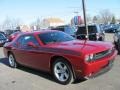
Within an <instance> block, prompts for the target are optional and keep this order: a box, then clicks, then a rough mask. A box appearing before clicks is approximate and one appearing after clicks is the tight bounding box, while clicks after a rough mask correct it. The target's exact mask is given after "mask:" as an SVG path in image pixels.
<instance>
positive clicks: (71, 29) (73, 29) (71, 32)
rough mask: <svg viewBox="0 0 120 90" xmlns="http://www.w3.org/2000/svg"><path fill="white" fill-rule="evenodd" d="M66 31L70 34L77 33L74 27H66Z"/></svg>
mask: <svg viewBox="0 0 120 90" xmlns="http://www.w3.org/2000/svg"><path fill="white" fill-rule="evenodd" d="M65 32H66V33H67V34H70V35H74V34H75V28H74V27H69V26H68V27H65Z"/></svg>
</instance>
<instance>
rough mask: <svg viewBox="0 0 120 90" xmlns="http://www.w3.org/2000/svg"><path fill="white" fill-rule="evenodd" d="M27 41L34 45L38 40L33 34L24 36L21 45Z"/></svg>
mask: <svg viewBox="0 0 120 90" xmlns="http://www.w3.org/2000/svg"><path fill="white" fill-rule="evenodd" d="M28 42H33V43H34V44H35V45H37V46H38V45H39V43H38V41H37V40H36V38H35V37H34V36H33V35H27V36H24V37H23V39H22V42H21V43H22V46H26V45H27V43H28Z"/></svg>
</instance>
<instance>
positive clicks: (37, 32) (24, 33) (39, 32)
mask: <svg viewBox="0 0 120 90" xmlns="http://www.w3.org/2000/svg"><path fill="white" fill-rule="evenodd" d="M48 32H58V31H57V30H41V31H33V32H23V33H21V34H22V35H27V34H42V33H48Z"/></svg>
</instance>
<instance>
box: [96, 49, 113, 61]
mask: <svg viewBox="0 0 120 90" xmlns="http://www.w3.org/2000/svg"><path fill="white" fill-rule="evenodd" d="M113 51H114V48H112V49H109V50H105V51H102V52H99V53H96V54H95V55H94V60H98V59H100V58H103V57H105V56H107V55H110V54H111V53H112V52H113Z"/></svg>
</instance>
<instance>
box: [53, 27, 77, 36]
mask: <svg viewBox="0 0 120 90" xmlns="http://www.w3.org/2000/svg"><path fill="white" fill-rule="evenodd" d="M75 29H76V28H75V27H73V26H69V25H63V26H57V27H52V28H51V30H58V31H63V32H65V33H67V34H69V35H71V36H73V37H75V33H76V30H75Z"/></svg>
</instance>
